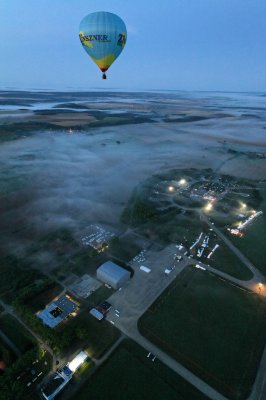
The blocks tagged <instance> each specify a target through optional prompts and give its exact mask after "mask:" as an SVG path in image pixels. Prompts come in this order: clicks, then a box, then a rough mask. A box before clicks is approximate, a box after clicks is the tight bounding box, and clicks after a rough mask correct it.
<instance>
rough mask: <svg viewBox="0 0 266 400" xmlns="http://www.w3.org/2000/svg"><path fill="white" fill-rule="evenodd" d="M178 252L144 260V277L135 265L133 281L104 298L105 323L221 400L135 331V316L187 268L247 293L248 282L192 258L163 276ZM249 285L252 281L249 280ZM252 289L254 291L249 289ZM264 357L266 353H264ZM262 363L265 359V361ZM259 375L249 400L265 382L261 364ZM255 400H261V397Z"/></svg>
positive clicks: (169, 250)
mask: <svg viewBox="0 0 266 400" xmlns="http://www.w3.org/2000/svg"><path fill="white" fill-rule="evenodd" d="M174 253H178V251H177V249H176V247H175V246H168V247H167V248H165V249H164V250H162V251H158V252H157V253H155V256H154V258H153V259H151V258H149V257H148V258H147V260H145V261H144V262H143V264H144V265H145V266H147V267H150V268H151V269H152V272H151V273H149V274H146V273H145V272H142V271H140V270H139V265H135V266H133V267H134V278H133V279H132V280H130V281H129V282H128V283H127V284H126V285H125V286H124V287H123V288H122V289H121V290H120V291H117V292H115V293H114V294H113V295H112V296H110V298H109V299H108V300H109V301H110V303H111V304H112V306H113V308H112V310H111V311H110V312H109V314H108V315H107V320H108V321H109V322H111V323H113V324H114V325H115V326H116V327H117V328H118V329H120V330H121V331H122V332H123V333H124V334H126V335H127V336H129V337H130V338H132V339H133V340H135V341H136V342H137V343H138V344H140V345H141V346H142V347H144V348H146V349H147V351H151V352H152V353H154V354H155V355H157V356H158V358H159V359H160V360H161V361H162V362H164V363H165V364H166V365H167V366H168V367H170V368H171V369H173V370H174V371H175V372H177V373H178V374H179V375H181V376H182V377H183V378H184V379H186V380H187V381H188V382H189V383H191V384H192V385H193V386H195V387H196V388H197V389H198V390H200V391H201V392H202V393H204V394H205V395H207V396H208V397H210V398H211V399H212V400H225V397H224V396H222V395H221V394H220V393H218V392H217V391H216V390H215V389H213V388H212V387H210V386H209V385H208V384H207V383H206V382H204V381H202V380H201V379H200V378H198V377H197V376H196V375H194V374H193V373H192V372H190V371H189V370H187V369H186V368H184V367H183V366H182V365H181V364H180V363H178V362H177V361H176V360H174V359H173V358H171V357H170V356H169V355H168V354H166V353H165V352H163V351H162V350H160V349H159V348H158V347H157V346H155V345H154V344H152V343H151V342H149V341H148V340H147V339H146V338H144V337H143V336H142V335H141V334H140V333H139V331H138V329H137V321H138V319H139V317H140V316H141V315H142V314H143V313H144V312H145V311H146V310H147V309H148V308H149V307H150V305H151V304H152V303H153V302H154V301H155V300H156V299H157V298H158V297H159V295H160V294H161V293H162V292H163V291H164V290H165V289H166V287H167V286H168V285H169V284H170V283H171V282H172V281H174V279H175V278H176V277H177V275H178V274H179V273H180V272H181V271H182V270H183V269H184V268H186V267H187V266H188V265H191V264H194V265H195V264H200V265H202V266H204V267H205V268H206V270H208V271H210V272H212V273H214V274H216V275H218V276H219V277H220V279H223V280H226V281H228V282H229V283H230V284H233V285H236V286H237V287H238V288H240V289H241V288H242V290H243V288H244V290H246V289H248V290H250V281H247V282H246V281H241V280H239V279H236V278H233V277H232V276H230V275H228V274H225V273H223V272H222V271H219V270H216V269H215V268H212V267H209V266H208V265H205V264H203V263H200V262H198V261H196V260H194V259H193V258H191V259H189V258H187V257H185V256H184V255H183V260H182V261H181V262H179V263H176V267H175V268H174V269H173V271H172V272H171V273H170V274H169V275H168V276H165V274H164V273H163V270H164V268H163V266H166V265H167V258H168V259H169V262H168V265H169V266H170V265H171V262H172V263H173V254H174ZM252 282H253V280H252ZM253 289H254V288H253ZM265 358H266V354H265ZM265 363H266V360H265ZM259 371H260V372H259V375H260V376H261V378H260V379H259V378H258V382H257V384H256V389H255V387H254V393H255V394H254V396H253V397H251V398H250V400H257V398H256V397H255V396H256V394H258V393H260V394H261V393H263V386H264V384H265V381H263V382H264V383H263V382H262V380H263V379H264V378H263V377H264V375H263V374H264V371H265V366H264V364H263V363H261V365H260V368H259ZM258 400H264V399H263V397H261V398H258Z"/></svg>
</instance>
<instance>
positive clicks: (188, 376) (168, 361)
mask: <svg viewBox="0 0 266 400" xmlns="http://www.w3.org/2000/svg"><path fill="white" fill-rule="evenodd" d="M124 333H126V334H127V335H128V336H129V337H130V338H132V339H133V340H135V342H137V343H138V344H139V345H140V346H142V347H144V348H145V349H146V350H147V352H150V351H151V352H152V353H153V354H154V355H156V357H157V358H158V359H159V360H160V361H162V362H163V363H164V364H165V365H167V366H168V367H169V368H171V369H172V370H173V371H175V372H176V373H177V374H179V375H180V376H182V378H184V379H185V380H186V381H187V382H189V383H191V384H192V385H193V386H194V387H196V388H197V389H198V390H199V391H201V392H202V393H204V394H205V395H206V396H208V397H209V398H210V399H212V400H228V399H227V398H226V397H224V396H223V395H222V394H220V393H219V392H217V391H216V390H215V389H213V388H212V387H211V386H209V385H208V384H207V383H206V382H204V381H202V380H201V379H200V378H198V377H197V376H196V375H194V374H193V373H192V372H190V371H189V370H188V369H186V368H185V367H183V365H181V364H180V363H178V362H177V361H176V360H174V359H173V358H172V357H170V356H169V355H168V354H166V353H165V352H164V351H162V350H161V349H159V348H158V347H157V346H155V345H154V344H153V343H151V342H150V341H149V340H147V339H146V338H144V337H143V336H142V335H141V334H140V333H139V331H138V329H137V327H136V326H135V327H134V328H133V327H132V326H131V328H130V331H128V330H127V329H125V331H124ZM155 362H156V360H155ZM191 400H192V399H191Z"/></svg>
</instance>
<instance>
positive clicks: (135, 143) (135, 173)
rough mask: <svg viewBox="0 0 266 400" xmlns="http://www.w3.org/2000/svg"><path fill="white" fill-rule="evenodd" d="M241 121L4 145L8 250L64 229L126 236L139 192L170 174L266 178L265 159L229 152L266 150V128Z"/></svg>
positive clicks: (160, 125)
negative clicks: (125, 220)
mask: <svg viewBox="0 0 266 400" xmlns="http://www.w3.org/2000/svg"><path fill="white" fill-rule="evenodd" d="M208 104H209V103H208ZM236 118H237V116H234V117H229V118H228V119H215V118H213V119H211V118H209V119H208V120H204V121H198V122H191V123H175V122H169V123H165V122H157V123H143V124H141V125H127V126H117V127H109V128H108V127H106V128H98V129H96V128H95V129H90V131H88V132H87V133H86V132H83V133H81V132H78V131H75V130H73V131H72V133H69V132H67V131H66V130H62V132H60V131H56V132H53V131H51V132H41V131H39V132H36V133H35V134H34V135H32V136H30V137H24V138H23V137H22V138H21V139H17V140H14V141H10V142H4V143H1V145H0V196H1V197H0V214H1V219H0V229H1V241H0V244H1V246H2V248H3V249H4V250H5V251H6V250H8V251H11V252H12V253H18V252H19V253H23V251H24V248H26V247H27V246H29V245H30V244H31V243H32V242H34V239H35V238H36V237H40V236H41V235H43V234H44V233H46V232H48V231H51V230H55V229H57V228H61V227H67V228H69V229H70V230H71V231H72V232H73V234H74V235H75V236H76V235H78V234H79V232H81V231H82V230H83V229H84V228H85V227H86V226H88V225H89V224H90V223H95V222H96V223H103V224H105V225H108V226H109V227H111V228H114V229H117V230H121V229H122V227H121V225H120V215H121V213H122V211H123V208H124V206H125V204H126V202H127V201H128V199H129V197H130V195H131V194H132V191H133V190H134V188H135V187H136V185H138V184H139V182H140V181H143V180H145V179H146V178H148V177H150V176H151V175H152V174H154V173H156V172H157V171H162V170H163V169H164V168H165V169H167V168H189V167H193V168H213V169H215V170H216V171H220V172H226V173H232V174H235V175H239V176H244V177H245V176H246V177H247V178H255V179H256V178H258V179H262V178H263V177H265V175H266V167H265V162H263V160H262V161H261V160H256V161H255V162H254V159H252V158H250V159H249V158H248V157H243V156H242V155H241V154H240V155H239V154H238V153H236V154H233V155H232V154H231V153H230V152H228V150H229V149H231V148H233V149H236V150H237V151H238V150H241V151H249V149H251V150H252V151H265V148H263V147H262V146H266V143H265V135H264V136H263V133H264V132H266V131H265V130H264V131H263V123H264V122H262V120H259V121H257V122H256V123H254V125H253V121H252V120H251V119H250V117H245V118H246V119H245V120H243V119H240V120H239V121H237V120H236ZM230 165H231V166H232V167H230Z"/></svg>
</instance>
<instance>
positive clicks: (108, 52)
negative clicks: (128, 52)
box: [79, 11, 127, 72]
mask: <svg viewBox="0 0 266 400" xmlns="http://www.w3.org/2000/svg"><path fill="white" fill-rule="evenodd" d="M79 38H80V41H81V44H82V46H83V48H84V50H85V51H86V53H87V54H88V55H89V56H90V57H91V59H92V60H93V61H94V62H95V63H96V64H97V65H98V67H99V68H100V69H101V71H102V72H105V71H107V70H108V68H109V67H110V66H111V64H112V63H113V62H114V61H115V60H116V58H117V57H118V56H119V54H120V53H121V51H122V50H123V48H124V47H125V44H126V40H127V30H126V25H125V24H124V22H123V21H122V19H121V18H120V17H118V16H117V15H115V14H113V13H109V12H105V11H99V12H95V13H92V14H89V15H87V16H86V17H84V18H83V19H82V21H81V23H80V27H79Z"/></svg>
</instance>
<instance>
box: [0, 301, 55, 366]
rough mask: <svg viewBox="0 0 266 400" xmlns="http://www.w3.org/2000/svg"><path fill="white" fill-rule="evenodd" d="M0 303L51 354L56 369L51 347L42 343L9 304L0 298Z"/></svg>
mask: <svg viewBox="0 0 266 400" xmlns="http://www.w3.org/2000/svg"><path fill="white" fill-rule="evenodd" d="M0 304H1V306H2V307H3V308H4V310H5V311H6V312H7V313H8V314H10V315H12V317H14V318H15V319H16V320H17V321H18V322H19V323H20V324H21V325H23V326H24V328H25V329H27V331H28V332H29V333H30V334H31V335H32V336H33V337H34V338H35V339H36V340H37V342H38V343H39V345H40V347H42V348H43V349H45V350H46V351H47V352H48V353H50V355H51V356H52V359H53V370H55V369H56V357H55V354H54V352H53V350H52V349H51V347H50V346H48V345H47V344H46V343H44V342H43V340H42V339H41V338H40V337H39V336H38V335H36V333H35V332H34V331H33V330H32V329H31V328H29V326H28V325H26V324H25V322H24V321H23V320H22V319H21V318H20V317H19V316H18V315H17V314H16V313H15V312H14V310H13V308H12V307H11V306H9V305H7V304H6V303H4V302H3V301H2V300H0Z"/></svg>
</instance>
